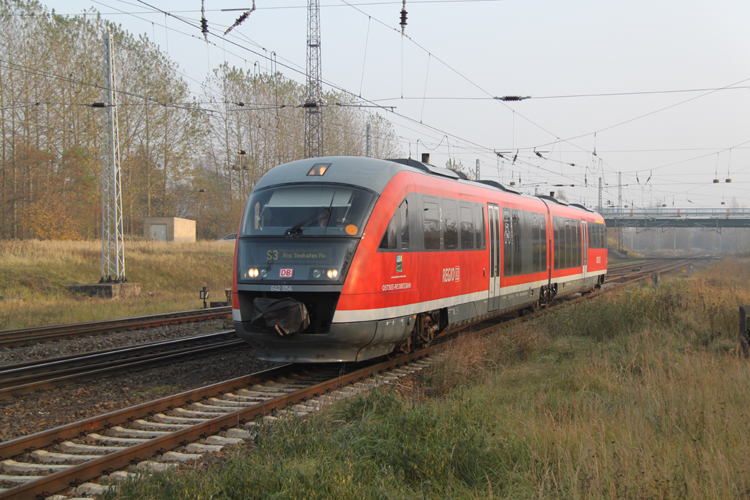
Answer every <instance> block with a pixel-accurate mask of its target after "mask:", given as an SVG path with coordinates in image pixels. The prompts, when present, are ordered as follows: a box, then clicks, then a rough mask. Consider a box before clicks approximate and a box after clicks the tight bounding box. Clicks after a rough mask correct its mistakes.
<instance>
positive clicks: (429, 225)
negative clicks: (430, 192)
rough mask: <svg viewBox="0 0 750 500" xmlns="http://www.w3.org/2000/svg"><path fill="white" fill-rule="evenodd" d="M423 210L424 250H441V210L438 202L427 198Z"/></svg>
mask: <svg viewBox="0 0 750 500" xmlns="http://www.w3.org/2000/svg"><path fill="white" fill-rule="evenodd" d="M432 200H434V201H432ZM423 210H424V214H423V215H424V218H423V230H424V248H425V250H440V210H439V208H438V204H437V200H435V199H434V198H427V197H425V198H424V202H423Z"/></svg>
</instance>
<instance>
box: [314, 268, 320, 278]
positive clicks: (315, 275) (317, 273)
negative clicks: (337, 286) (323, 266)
mask: <svg viewBox="0 0 750 500" xmlns="http://www.w3.org/2000/svg"><path fill="white" fill-rule="evenodd" d="M313 278H320V269H316V270H315V271H313Z"/></svg>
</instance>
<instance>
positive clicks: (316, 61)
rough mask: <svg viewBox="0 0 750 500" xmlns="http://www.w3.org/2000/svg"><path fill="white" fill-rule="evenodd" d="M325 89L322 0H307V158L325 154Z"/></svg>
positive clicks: (305, 105) (305, 106)
mask: <svg viewBox="0 0 750 500" xmlns="http://www.w3.org/2000/svg"><path fill="white" fill-rule="evenodd" d="M322 105H323V91H322V86H321V67H320V0H307V97H306V99H305V104H304V108H305V158H313V157H316V156H323V117H322V115H321V111H322Z"/></svg>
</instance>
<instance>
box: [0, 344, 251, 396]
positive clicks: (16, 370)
mask: <svg viewBox="0 0 750 500" xmlns="http://www.w3.org/2000/svg"><path fill="white" fill-rule="evenodd" d="M245 345H246V344H245V343H244V342H242V341H241V340H239V339H237V338H236V337H235V336H234V330H225V331H222V332H217V333H213V334H208V335H197V336H194V337H186V338H182V339H177V340H170V341H162V342H150V343H147V344H141V345H137V346H130V347H125V348H114V349H105V350H100V351H94V352H87V353H85V354H76V355H69V356H62V357H58V358H51V359H44V360H39V361H28V362H24V363H17V364H13V365H5V366H1V367H0V399H6V398H9V397H12V396H16V395H19V394H26V393H29V392H33V391H37V390H40V389H47V388H50V387H54V386H57V385H61V384H64V383H66V382H69V381H71V380H75V379H83V378H91V377H98V376H102V375H107V374H110V373H113V372H122V371H127V370H132V369H135V368H145V367H148V366H159V365H161V364H164V363H168V362H173V361H177V360H180V359H185V358H188V357H194V356H197V355H201V354H206V353H209V352H215V351H221V350H226V349H230V348H231V349H236V348H238V347H242V346H245Z"/></svg>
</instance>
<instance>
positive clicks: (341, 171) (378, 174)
mask: <svg viewBox="0 0 750 500" xmlns="http://www.w3.org/2000/svg"><path fill="white" fill-rule="evenodd" d="M316 166H318V167H319V166H326V168H325V172H324V174H323V175H311V172H312V171H313V167H316ZM319 171H320V170H319V169H318V172H319ZM402 171H408V172H418V173H422V174H427V175H433V176H436V177H442V178H444V179H446V180H452V181H456V182H460V183H462V184H463V183H466V184H469V185H474V186H481V187H483V188H486V189H494V190H498V191H502V192H504V193H507V194H510V195H513V196H519V197H522V198H527V199H541V200H542V201H543V202H552V203H557V204H559V205H564V206H566V207H568V208H570V209H573V210H583V211H586V212H591V213H596V212H595V211H594V210H591V209H589V208H586V207H584V206H583V205H580V204H578V203H571V204H568V203H566V202H564V201H562V200H559V199H557V198H552V197H550V196H545V195H539V196H529V195H525V194H523V193H521V192H520V191H517V190H515V189H512V188H509V187H506V186H504V185H502V184H500V183H499V182H497V181H492V180H479V181H474V180H470V179H468V178H467V177H466V175H464V174H463V173H462V172H456V171H453V170H450V169H447V168H443V167H438V166H435V165H431V164H428V163H422V162H420V161H417V160H413V159H411V158H404V159H402V158H396V159H388V160H381V159H376V158H367V157H362V156H326V157H321V158H307V159H304V160H297V161H293V162H290V163H284V164H281V165H277V166H276V167H274V168H272V169H271V170H269V171H268V172H266V174H265V175H264V176H263V177H262V178H261V180H260V181H259V182H258V184H257V185H256V186H255V188H256V189H263V188H266V187H270V186H275V185H279V184H286V183H289V182H293V183H307V182H310V183H317V182H321V181H324V182H331V183H341V184H350V185H354V186H363V187H365V188H367V189H370V190H371V191H374V192H376V193H377V194H381V193H382V192H383V190H384V189H385V187H386V186H387V185H388V183H389V182H390V181H391V179H393V177H395V176H396V175H397V174H398V173H399V172H402Z"/></svg>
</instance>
